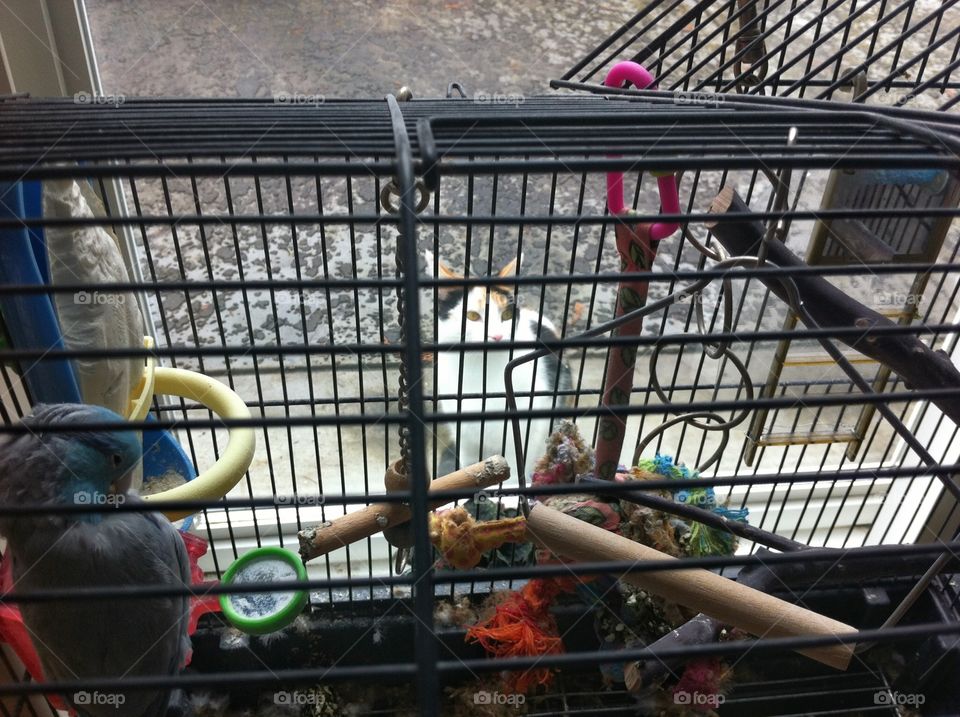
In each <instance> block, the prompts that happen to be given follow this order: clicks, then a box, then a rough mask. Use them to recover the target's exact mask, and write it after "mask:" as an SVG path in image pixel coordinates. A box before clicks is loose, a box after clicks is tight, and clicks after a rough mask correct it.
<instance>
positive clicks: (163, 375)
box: [143, 366, 256, 521]
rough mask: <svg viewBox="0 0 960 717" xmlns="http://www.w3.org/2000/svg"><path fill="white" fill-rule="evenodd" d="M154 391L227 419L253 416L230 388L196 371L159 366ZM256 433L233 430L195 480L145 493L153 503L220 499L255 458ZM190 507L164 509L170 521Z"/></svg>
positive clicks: (156, 371)
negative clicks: (211, 461) (223, 445)
mask: <svg viewBox="0 0 960 717" xmlns="http://www.w3.org/2000/svg"><path fill="white" fill-rule="evenodd" d="M153 381H154V391H155V392H156V393H158V394H165V395H168V396H180V397H182V398H187V399H190V400H192V401H196V402H198V403H201V404H203V405H204V406H206V407H207V408H209V409H210V410H211V411H213V412H214V414H216V415H217V416H219V417H220V418H224V419H238V418H240V419H242V418H250V409H249V408H247V404H245V403H244V402H243V400H242V399H241V398H240V397H239V396H238V395H237V394H236V393H234V392H233V391H232V390H231V389H230V388H229V387H227V386H225V385H224V384H222V383H220V382H219V381H217V380H215V379H212V378H210V377H209V376H204V375H203V374H202V373H196V372H195V371H186V370H184V369H181V368H166V367H163V366H158V367H157V368H156V369H154V372H153ZM255 447H256V436H255V433H254V429H253V428H242V427H239V428H237V427H235V428H231V429H230V439H229V442H228V443H227V447H226V450H224V452H223V454H222V455H221V456H220V460H218V461H217V462H216V463H214V464H213V466H211V467H210V468H209V469H208V470H205V471H203V472H202V473H200V475H198V476H197V477H196V478H194V479H193V480H192V481H189V482H187V483H184V484H183V485H181V486H177V487H176V488H171V489H170V490H165V491H163V492H162V493H154V494H153V495H147V496H143V499H144V500H148V501H150V502H154V501H156V502H163V501H172V500H207V501H212V500H219V499H220V498H222V497H223V496H225V495H226V494H227V493H229V492H230V490H231V489H232V488H233V487H234V486H235V485H236V484H237V483H239V482H240V479H241V478H242V477H243V475H244V473H246V472H247V469H248V468H249V467H250V463H251V462H252V461H253V453H254V449H255ZM191 512H192V511H189V510H169V511H166V510H165V511H163V514H164V515H165V516H167V518H168V519H169V520H170V521H175V520H180V519H181V518H185V517H187V516H188V515H190V514H191Z"/></svg>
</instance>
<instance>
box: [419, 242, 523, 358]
mask: <svg viewBox="0 0 960 717" xmlns="http://www.w3.org/2000/svg"><path fill="white" fill-rule="evenodd" d="M427 263H428V265H429V268H430V270H432V269H433V266H432V264H433V261H432V257H429V258H428V261H427ZM517 263H518V262H517V260H516V259H514V260H513V261H511V262H510V263H509V264H507V265H506V266H505V267H503V268H502V269H501V270H500V271H499V272H498V274H497V276H513V275H514V274H515V273H516V270H517ZM438 268H439V276H440V277H441V278H445V279H462V278H463V275H461V274H457V273H456V272H454V271H452V270H451V269H450V268H449V267H448V266H446V265H445V264H443V263H442V262H441V263H440V264H439V267H438ZM518 311H519V310H518V308H517V306H516V304H515V303H514V300H513V287H512V286H472V287H466V290H465V288H452V289H443V290H441V291H440V292H438V304H437V314H438V316H437V318H438V326H437V340H438V341H441V342H460V341H470V342H499V341H510V338H511V336H513V326H514V323H515V322H516V319H517V313H518Z"/></svg>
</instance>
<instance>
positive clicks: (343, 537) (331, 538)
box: [297, 456, 510, 562]
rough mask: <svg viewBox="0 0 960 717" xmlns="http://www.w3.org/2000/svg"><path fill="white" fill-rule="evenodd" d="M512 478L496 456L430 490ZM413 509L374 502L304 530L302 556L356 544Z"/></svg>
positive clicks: (401, 519) (402, 520)
mask: <svg viewBox="0 0 960 717" xmlns="http://www.w3.org/2000/svg"><path fill="white" fill-rule="evenodd" d="M509 477H510V465H509V464H508V463H507V460H506V459H505V458H504V457H503V456H493V457H491V458H487V459H486V460H485V461H483V462H481V463H475V464H473V465H472V466H467V467H466V468H461V469H460V470H458V471H454V472H453V473H449V474H447V475H445V476H443V477H442V478H437V479H436V480H435V481H433V482H432V483H431V484H430V490H431V492H434V491H449V490H470V489H478V490H479V489H481V488H489V487H490V486H493V485H499V484H500V483H502V482H503V481H505V480H507V479H508V478H509ZM450 500H451V499H443V500H439V501H431V503H430V508H431V510H432V509H434V508H439V507H440V506H442V505H444V504H445V503H449V502H450ZM410 517H411V513H410V508H409V507H408V506H406V505H404V504H402V503H374V504H372V505H368V506H367V507H366V508H364V509H363V510H358V511H354V512H353V513H347V514H346V515H344V516H342V517H340V518H337V519H336V520H333V521H330V522H327V523H322V524H320V525H315V526H313V527H310V528H304V529H303V530H301V531H300V532H299V533H298V535H297V537H298V538H299V539H300V557H301V558H302V559H303V562H307V561H308V560H313V559H314V558H317V557H320V556H321V555H326V554H327V553H329V552H331V551H333V550H337V549H338V548H342V547H345V546H347V545H350V544H351V543H355V542H357V541H358V540H362V539H363V538H368V537H370V536H371V535H374V534H376V533H379V532H381V531H382V530H383V529H384V528H389V527H393V526H395V525H400V524H401V523H405V522H407V521H408V520H410Z"/></svg>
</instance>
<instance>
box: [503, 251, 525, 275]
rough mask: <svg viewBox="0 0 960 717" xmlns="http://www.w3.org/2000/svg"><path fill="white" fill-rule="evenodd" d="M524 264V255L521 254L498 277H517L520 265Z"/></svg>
mask: <svg viewBox="0 0 960 717" xmlns="http://www.w3.org/2000/svg"><path fill="white" fill-rule="evenodd" d="M522 263H523V254H520V256H518V257H516V258H515V259H514V260H513V261H511V262H510V263H509V264H507V265H506V266H505V267H503V268H502V269H501V270H500V273H499V274H497V276H516V274H517V271H518V270H519V269H520V265H521V264H522Z"/></svg>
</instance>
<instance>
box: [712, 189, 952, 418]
mask: <svg viewBox="0 0 960 717" xmlns="http://www.w3.org/2000/svg"><path fill="white" fill-rule="evenodd" d="M710 211H711V213H713V214H727V213H731V212H733V213H740V212H749V211H750V207H749V206H747V204H746V203H745V202H744V201H743V200H742V199H741V198H740V196H739V195H738V194H737V193H736V191H735V190H734V189H733V187H729V186H727V187H724V188H723V189H721V190H720V193H719V194H718V195H717V198H716V199H714V201H713V204H712V205H711V206H710ZM707 226H708V227H709V228H710V231H711V232H712V233H713V235H714V236H715V237H716V238H717V240H718V241H719V242H720V243H721V244H722V245H723V247H724V248H725V249H726V250H727V251H728V252H729V253H730V254H731V255H734V256H756V255H757V252H758V251H759V249H760V246H761V244H762V241H763V236H764V233H765V231H764V226H763V224H762V223H761V222H760V221H758V220H756V219H744V220H742V221H738V222H710V223H708V224H707ZM767 259H768V260H769V261H770V262H771V263H773V264H775V265H777V266H779V267H781V268H785V269H790V268H795V267H806V266H808V265H807V263H806V262H804V261H803V260H802V259H800V258H799V257H797V256H796V255H795V254H794V253H793V252H791V251H790V250H789V249H787V247H786V246H784V244H783V243H782V242H778V241H772V242H770V243H769V244H768V247H767ZM760 280H761V281H762V282H763V283H764V284H766V285H767V287H769V289H770V291H772V292H773V293H774V294H776V295H777V296H778V297H780V298H781V299H783V300H784V301H787V292H786V291H785V290H784V288H783V285H782V284H781V281H780V280H779V279H778V278H777V277H772V276H771V277H761V278H760ZM793 280H794V282H796V285H797V291H798V292H799V295H800V300H801V301H802V302H803V305H804V308H805V309H806V310H807V311H808V312H809V314H810V317H811V318H812V319H813V320H814V321H815V322H817V324H818V326H820V327H821V328H857V329H861V330H862V333H860V334H857V335H851V336H841V337H838V340H839V341H842V342H843V343H845V344H846V345H848V346H850V347H851V348H853V349H856V350H857V351H859V352H860V353H862V354H863V355H864V356H867V357H869V358H872V359H874V360H876V361H879V362H880V363H881V364H883V365H884V366H886V367H888V368H890V369H892V370H893V371H894V372H896V373H897V374H898V375H899V376H900V378H901V379H903V381H904V383H905V384H906V386H907V388H911V389H940V388H960V371H958V370H957V368H956V367H955V366H954V365H953V363H952V362H951V361H950V357H949V356H947V354H946V353H944V352H943V351H934V350H933V349H931V348H930V347H929V346H927V345H926V344H924V343H923V342H922V341H920V339H919V338H917V337H916V336H913V335H910V334H876V333H874V332H873V331H872V330H873V329H875V328H878V327H888V326H896V325H897V324H895V323H894V322H893V321H891V320H890V319H888V318H886V317H885V316H881V315H880V314H878V313H877V312H876V311H874V310H873V309H870V308H868V307H866V306H864V305H863V304H861V303H860V302H859V301H856V300H854V299H852V298H851V297H849V296H847V294H845V293H844V292H842V291H841V290H840V289H838V288H837V287H835V286H834V285H833V284H831V283H830V282H829V281H827V280H826V279H824V278H823V277H820V276H814V275H812V274H796V275H794V276H793ZM801 320H802V319H801ZM931 401H932V402H933V403H934V404H935V405H936V406H937V407H938V408H939V409H940V410H941V411H943V412H944V413H945V414H946V415H947V416H949V417H950V418H951V420H953V422H954V423H956V424H958V425H960V396H944V397H941V398H934V399H931Z"/></svg>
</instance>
